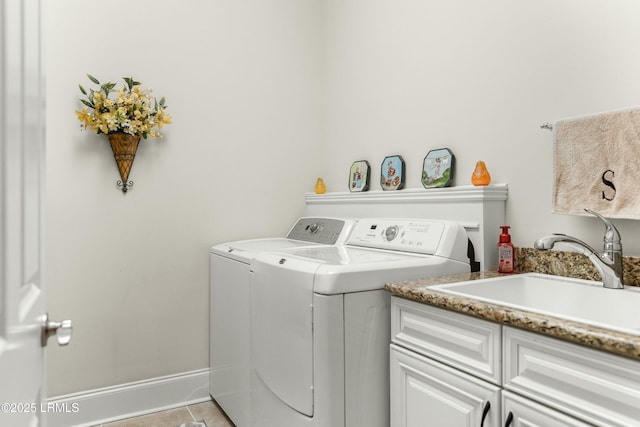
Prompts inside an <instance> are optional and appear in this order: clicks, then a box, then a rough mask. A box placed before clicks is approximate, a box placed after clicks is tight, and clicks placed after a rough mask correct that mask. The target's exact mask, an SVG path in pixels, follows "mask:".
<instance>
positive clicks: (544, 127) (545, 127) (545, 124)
mask: <svg viewBox="0 0 640 427" xmlns="http://www.w3.org/2000/svg"><path fill="white" fill-rule="evenodd" d="M540 129H547V130H553V125H552V124H551V123H543V124H541V125H540Z"/></svg>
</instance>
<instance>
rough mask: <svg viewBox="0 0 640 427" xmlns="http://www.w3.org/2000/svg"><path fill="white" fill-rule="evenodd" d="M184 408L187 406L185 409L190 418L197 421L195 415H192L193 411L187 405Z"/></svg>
mask: <svg viewBox="0 0 640 427" xmlns="http://www.w3.org/2000/svg"><path fill="white" fill-rule="evenodd" d="M185 408H187V411H188V412H189V415H191V418H193V421H197V420H196V417H194V416H193V412H191V409H189V406H185Z"/></svg>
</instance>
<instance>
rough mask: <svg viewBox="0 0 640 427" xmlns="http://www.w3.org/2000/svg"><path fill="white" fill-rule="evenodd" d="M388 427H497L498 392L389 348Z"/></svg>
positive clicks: (416, 356)
mask: <svg viewBox="0 0 640 427" xmlns="http://www.w3.org/2000/svg"><path fill="white" fill-rule="evenodd" d="M390 368H391V387H390V388H391V397H390V400H391V427H443V426H447V427H478V426H480V427H498V426H500V425H501V424H500V388H499V387H497V386H495V385H493V384H490V383H488V382H486V381H483V380H480V379H478V378H475V377H472V376H471V375H467V374H465V373H463V372H460V371H457V370H455V369H453V368H450V367H448V366H446V365H443V364H441V363H438V362H435V361H433V360H431V359H428V358H426V357H423V356H421V355H418V354H417V353H414V352H412V351H408V350H406V349H404V348H401V347H398V346H396V345H394V344H391V351H390Z"/></svg>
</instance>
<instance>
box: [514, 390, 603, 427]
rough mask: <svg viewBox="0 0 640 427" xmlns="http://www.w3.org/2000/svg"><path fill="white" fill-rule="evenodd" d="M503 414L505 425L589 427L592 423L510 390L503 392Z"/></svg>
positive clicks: (521, 426)
mask: <svg viewBox="0 0 640 427" xmlns="http://www.w3.org/2000/svg"><path fill="white" fill-rule="evenodd" d="M502 414H503V418H504V420H505V422H504V424H503V425H504V426H505V427H588V426H590V425H591V424H587V423H584V422H582V421H578V420H577V419H575V418H573V417H570V416H568V415H565V414H562V413H560V412H558V411H556V410H554V409H551V408H548V407H546V406H543V405H540V404H537V403H535V402H534V401H532V400H529V399H525V398H523V397H520V396H518V395H517V394H515V393H511V392H509V391H503V392H502Z"/></svg>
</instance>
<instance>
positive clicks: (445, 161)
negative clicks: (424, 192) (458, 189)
mask: <svg viewBox="0 0 640 427" xmlns="http://www.w3.org/2000/svg"><path fill="white" fill-rule="evenodd" d="M455 163H456V157H455V156H454V155H453V153H452V152H451V150H449V149H448V148H438V149H436V150H431V151H429V152H428V153H427V155H426V156H425V157H424V161H423V162H422V178H421V179H420V181H421V182H422V185H423V186H424V188H441V187H450V186H451V185H452V183H453V178H454V172H455Z"/></svg>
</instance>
